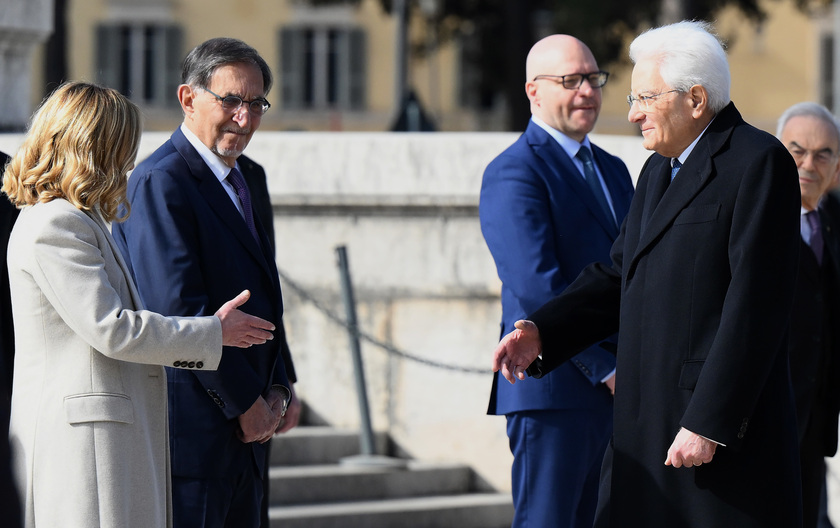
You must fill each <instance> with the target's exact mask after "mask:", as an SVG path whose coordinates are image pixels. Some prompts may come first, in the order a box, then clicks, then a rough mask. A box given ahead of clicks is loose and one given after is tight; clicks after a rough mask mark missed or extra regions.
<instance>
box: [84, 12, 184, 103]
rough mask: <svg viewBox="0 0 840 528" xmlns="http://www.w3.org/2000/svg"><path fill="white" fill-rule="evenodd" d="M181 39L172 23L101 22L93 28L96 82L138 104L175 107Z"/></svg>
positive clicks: (179, 74) (179, 75)
mask: <svg viewBox="0 0 840 528" xmlns="http://www.w3.org/2000/svg"><path fill="white" fill-rule="evenodd" d="M181 40H182V31H181V29H180V28H179V27H175V26H166V25H159V24H128V23H126V24H102V25H100V26H98V27H97V28H96V49H97V55H96V71H97V76H98V81H99V82H100V83H102V84H104V85H106V86H110V87H111V88H114V89H116V90H119V91H120V92H121V93H123V94H124V95H126V96H128V97H129V98H130V99H131V100H132V101H134V102H135V103H137V104H140V105H144V106H159V107H172V106H175V105H176V104H177V97H176V95H175V94H176V92H177V89H178V85H179V84H180V79H181Z"/></svg>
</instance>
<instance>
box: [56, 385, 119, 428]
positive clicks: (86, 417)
mask: <svg viewBox="0 0 840 528" xmlns="http://www.w3.org/2000/svg"><path fill="white" fill-rule="evenodd" d="M64 415H65V417H66V418H67V423H69V424H80V423H87V422H120V423H126V424H133V423H134V405H133V404H132V403H131V398H129V397H128V396H126V395H125V394H114V393H105V392H94V393H87V394H74V395H72V396H66V397H65V398H64Z"/></svg>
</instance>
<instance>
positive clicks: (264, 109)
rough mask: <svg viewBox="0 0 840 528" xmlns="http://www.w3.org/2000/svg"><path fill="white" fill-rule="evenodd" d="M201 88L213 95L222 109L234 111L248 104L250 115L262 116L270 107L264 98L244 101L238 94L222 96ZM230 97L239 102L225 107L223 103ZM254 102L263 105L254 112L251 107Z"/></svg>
mask: <svg viewBox="0 0 840 528" xmlns="http://www.w3.org/2000/svg"><path fill="white" fill-rule="evenodd" d="M202 90H204V91H205V92H207V93H209V94H210V95H212V96H213V97H215V98H216V100H218V101H219V102H220V103H221V104H222V109H223V110H227V111H228V112H236V111H238V110H239V109H240V108H242V105H248V106H247V108H248V112H250V113H251V114H252V115H258V116H262V115H265V113H266V112H268V109H269V108H271V103H269V102H268V101H267V100H266V99H265V98H261V99H251V100H250V101H246V100H245V99H243V98H241V97H239V96H238V95H227V96H225V97H222V96H221V95H219V94H217V93H215V92H213V91H212V90H210V89H209V88H202ZM231 99H233V100H237V101H239V103H238V104H237V105H236V106H234V107H233V108H225V104H230V100H231ZM226 100H227V101H228V103H225V101H226ZM254 103H260V104H261V105H262V107H263V110H262V111H257V112H255V111H254V109H253V107H252V105H253V104H254Z"/></svg>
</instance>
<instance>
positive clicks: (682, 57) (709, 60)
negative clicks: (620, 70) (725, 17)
mask: <svg viewBox="0 0 840 528" xmlns="http://www.w3.org/2000/svg"><path fill="white" fill-rule="evenodd" d="M648 59H653V60H656V61H657V63H658V64H659V74H660V75H661V76H662V80H663V81H665V83H666V84H667V85H668V86H670V87H671V88H673V89H674V90H680V91H683V92H687V91H688V90H689V89H690V88H691V87H692V86H694V85H695V84H699V85H701V86H702V87H703V88H705V89H706V91H707V92H708V94H709V107H710V108H711V110H712V111H713V112H715V113H717V112H720V111H721V110H723V108H724V107H725V106H726V105H728V104H729V101H730V96H729V87H730V85H731V82H732V81H731V78H730V74H729V61H728V60H727V59H726V51H725V49H724V45H723V43H722V42H721V41H720V39H719V38H718V36H717V35H716V34H715V33H714V31H713V29H712V26H711V24H708V23H706V22H700V21H695V20H692V21H687V20H684V21H682V22H677V23H676V24H670V25H667V26H662V27H658V28H654V29H650V30H648V31H646V32H644V33H642V34H641V35H639V36H638V37H636V39H635V40H634V41H633V42H632V43H631V44H630V60H632V61H633V63H634V64H637V63H638V62H639V61H642V60H648Z"/></svg>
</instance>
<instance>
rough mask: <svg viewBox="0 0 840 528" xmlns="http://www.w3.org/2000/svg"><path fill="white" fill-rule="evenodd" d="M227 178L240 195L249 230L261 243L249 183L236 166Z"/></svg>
mask: <svg viewBox="0 0 840 528" xmlns="http://www.w3.org/2000/svg"><path fill="white" fill-rule="evenodd" d="M227 179H228V181H229V182H230V184H231V185H233V188H234V190H235V191H236V194H237V196H239V203H241V204H242V212H243V214H244V216H245V223H246V224H247V225H248V230H249V231H251V234H252V235H254V240H256V241H257V244H259V243H260V235H258V234H257V226H256V224H254V212H253V210H252V209H251V193H250V192H248V185H247V184H246V183H245V178H244V177H243V176H242V173H241V172H239V170H238V169H237V168H236V167H234V168H232V169H230V173H229V174H228V177H227Z"/></svg>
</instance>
